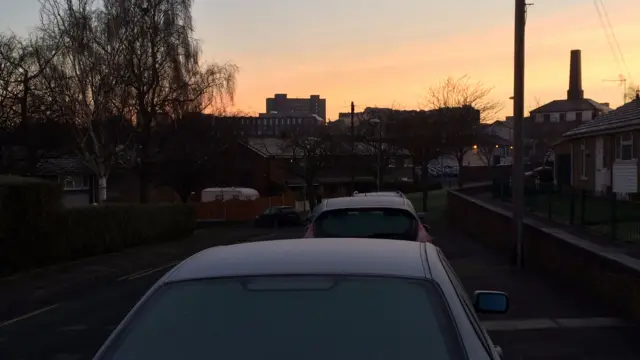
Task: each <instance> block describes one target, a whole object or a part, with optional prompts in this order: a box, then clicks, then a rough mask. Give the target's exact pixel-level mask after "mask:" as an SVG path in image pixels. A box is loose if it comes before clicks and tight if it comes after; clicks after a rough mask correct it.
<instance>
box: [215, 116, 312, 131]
mask: <svg viewBox="0 0 640 360" xmlns="http://www.w3.org/2000/svg"><path fill="white" fill-rule="evenodd" d="M212 121H213V123H214V125H220V126H225V127H227V128H233V129H234V131H236V132H237V133H238V134H239V135H241V136H252V137H265V136H267V137H268V136H276V137H281V136H285V135H287V134H289V135H296V134H311V133H313V132H314V131H315V130H317V128H318V127H320V126H323V125H324V120H323V119H321V118H320V117H319V116H318V115H309V114H296V113H290V114H260V116H229V117H212Z"/></svg>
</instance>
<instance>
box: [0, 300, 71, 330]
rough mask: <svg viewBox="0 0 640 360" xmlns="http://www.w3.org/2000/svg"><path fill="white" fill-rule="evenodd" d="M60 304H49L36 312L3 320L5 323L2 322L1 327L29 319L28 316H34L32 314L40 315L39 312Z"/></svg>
mask: <svg viewBox="0 0 640 360" xmlns="http://www.w3.org/2000/svg"><path fill="white" fill-rule="evenodd" d="M59 305H60V304H55V305H51V306H47V307H46V308H42V309H40V310H36V311H34V312H30V313H28V314H26V315H22V316H20V317H17V318H15V319H11V320H7V321H5V322H3V323H0V328H1V327H4V326H7V325H11V324H13V323H15V322H18V321H20V320H25V319H28V318H30V317H32V316H35V315H38V314H40V313H43V312H45V311H47V310H51V309H53V308H55V307H57V306H59Z"/></svg>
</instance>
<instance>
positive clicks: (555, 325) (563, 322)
mask: <svg viewBox="0 0 640 360" xmlns="http://www.w3.org/2000/svg"><path fill="white" fill-rule="evenodd" d="M630 325H631V324H630V323H629V322H627V321H625V320H623V319H619V318H602V317H594V318H560V319H544V318H543V319H519V320H494V321H482V326H484V328H485V329H487V331H520V330H545V329H571V328H573V329H575V328H594V327H621V326H630Z"/></svg>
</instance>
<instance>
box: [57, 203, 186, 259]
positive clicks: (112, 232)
mask: <svg viewBox="0 0 640 360" xmlns="http://www.w3.org/2000/svg"><path fill="white" fill-rule="evenodd" d="M56 220H57V228H58V235H59V236H57V237H56V243H55V246H54V247H53V249H52V256H53V257H54V258H56V259H58V260H70V259H75V258H79V257H84V256H93V255H98V254H103V253H108V252H114V251H121V250H123V249H125V248H128V247H132V246H137V245H144V244H150V243H158V242H166V241H175V240H180V239H183V238H184V237H186V236H189V235H191V233H193V231H194V229H195V227H196V220H195V213H194V210H193V208H192V207H191V206H188V205H184V204H123V205H104V206H93V207H85V208H73V209H65V210H62V211H60V212H59V214H58V216H57V219H56Z"/></svg>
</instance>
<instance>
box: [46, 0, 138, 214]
mask: <svg viewBox="0 0 640 360" xmlns="http://www.w3.org/2000/svg"><path fill="white" fill-rule="evenodd" d="M41 3H42V9H41V14H42V27H41V31H42V32H43V33H45V34H47V35H48V36H50V37H52V38H57V39H59V40H60V41H61V43H62V47H61V50H60V52H59V53H58V55H57V56H56V57H55V60H54V61H53V64H52V69H51V71H50V72H48V73H47V76H48V78H49V79H50V81H49V82H48V83H49V84H50V86H51V87H52V92H53V91H55V92H56V93H57V94H56V95H57V96H56V99H57V101H58V103H60V104H61V105H62V108H63V111H64V114H65V116H66V120H67V121H68V122H69V123H71V124H73V125H74V130H75V134H76V139H77V144H78V147H77V150H78V153H79V155H80V156H81V158H82V159H83V161H84V162H85V163H86V164H87V166H89V168H91V169H92V171H93V172H94V173H95V175H96V177H97V178H98V188H99V192H98V200H99V201H100V202H102V201H105V200H106V199H107V181H108V177H109V174H110V172H111V170H112V168H113V167H114V166H115V165H116V164H117V162H118V160H119V158H121V156H120V155H121V154H122V153H123V152H125V151H126V149H127V147H128V145H129V144H130V143H131V141H130V140H131V137H132V135H133V134H132V132H131V125H132V124H131V120H130V119H129V118H128V117H127V116H125V106H126V103H127V100H128V98H127V93H126V92H125V91H123V86H122V85H121V84H122V82H123V76H122V74H123V73H124V71H125V67H124V65H125V64H124V62H123V57H122V54H123V51H124V47H123V45H122V42H121V41H120V39H119V38H117V37H113V34H114V32H115V30H114V28H113V22H112V21H110V19H109V18H108V17H107V16H106V14H105V12H104V11H102V10H101V9H100V8H99V7H98V3H97V2H95V1H94V0H42V1H41Z"/></svg>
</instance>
